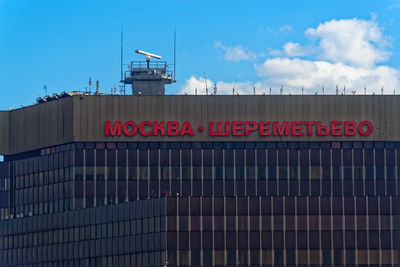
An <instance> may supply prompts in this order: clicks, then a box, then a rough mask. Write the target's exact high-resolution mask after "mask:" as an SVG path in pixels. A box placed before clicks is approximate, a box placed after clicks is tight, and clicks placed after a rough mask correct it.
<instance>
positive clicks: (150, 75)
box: [121, 50, 176, 95]
mask: <svg viewBox="0 0 400 267" xmlns="http://www.w3.org/2000/svg"><path fill="white" fill-rule="evenodd" d="M135 52H136V53H138V54H142V55H145V56H146V61H132V62H131V63H130V65H129V66H128V68H129V70H128V71H126V72H125V74H124V77H123V80H122V81H121V82H122V83H124V84H125V85H126V84H131V85H132V94H133V95H164V94H165V85H166V84H171V83H174V82H176V81H175V80H174V79H173V76H172V74H173V73H172V71H169V70H168V65H167V62H166V61H159V59H161V56H158V55H155V54H151V53H148V52H145V51H141V50H136V51H135ZM151 58H155V59H157V60H156V61H152V62H150V59H151Z"/></svg>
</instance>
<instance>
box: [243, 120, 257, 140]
mask: <svg viewBox="0 0 400 267" xmlns="http://www.w3.org/2000/svg"><path fill="white" fill-rule="evenodd" d="M257 128H258V124H257V122H255V121H246V122H245V132H246V136H248V135H249V134H250V132H254V131H257Z"/></svg>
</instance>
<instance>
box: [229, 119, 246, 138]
mask: <svg viewBox="0 0 400 267" xmlns="http://www.w3.org/2000/svg"><path fill="white" fill-rule="evenodd" d="M242 130H243V121H234V122H232V135H233V136H243V135H244V133H243V132H240V131H242Z"/></svg>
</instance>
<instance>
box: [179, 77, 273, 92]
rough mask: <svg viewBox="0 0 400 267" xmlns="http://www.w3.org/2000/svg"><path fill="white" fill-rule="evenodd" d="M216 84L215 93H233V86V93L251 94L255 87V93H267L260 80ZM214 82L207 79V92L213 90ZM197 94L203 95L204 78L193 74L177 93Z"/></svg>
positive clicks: (219, 82)
mask: <svg viewBox="0 0 400 267" xmlns="http://www.w3.org/2000/svg"><path fill="white" fill-rule="evenodd" d="M216 84H217V95H229V94H230V95H231V94H233V88H235V94H237V93H239V94H240V95H249V94H253V90H254V87H255V90H256V94H264V93H267V89H266V88H267V87H266V85H265V84H263V83H262V82H256V83H253V82H250V81H245V82H224V81H218V82H216ZM214 86H215V82H213V81H212V80H209V79H207V87H208V94H211V93H213V92H214ZM196 88H197V94H198V95H205V94H206V83H205V79H204V78H198V77H195V76H192V77H190V78H189V79H188V80H186V82H185V84H184V85H183V86H182V87H181V89H180V91H179V94H196Z"/></svg>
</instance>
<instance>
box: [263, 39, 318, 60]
mask: <svg viewBox="0 0 400 267" xmlns="http://www.w3.org/2000/svg"><path fill="white" fill-rule="evenodd" d="M310 53H312V49H311V48H310V47H305V46H302V45H300V44H299V43H293V42H287V43H286V44H285V45H284V46H283V51H281V50H273V51H271V52H270V54H271V55H273V56H288V57H301V56H305V55H308V54H310Z"/></svg>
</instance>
